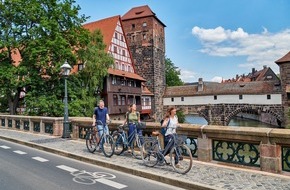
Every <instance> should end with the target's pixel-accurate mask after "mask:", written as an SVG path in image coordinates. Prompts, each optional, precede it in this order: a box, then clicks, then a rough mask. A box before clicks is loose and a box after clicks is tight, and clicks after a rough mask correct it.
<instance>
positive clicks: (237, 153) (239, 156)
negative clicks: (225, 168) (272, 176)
mask: <svg viewBox="0 0 290 190" xmlns="http://www.w3.org/2000/svg"><path fill="white" fill-rule="evenodd" d="M212 144H213V145H212V147H213V160H217V161H221V162H230V163H234V164H241V165H248V166H256V167H259V166H260V151H259V144H252V143H246V142H231V141H222V140H213V141H212Z"/></svg>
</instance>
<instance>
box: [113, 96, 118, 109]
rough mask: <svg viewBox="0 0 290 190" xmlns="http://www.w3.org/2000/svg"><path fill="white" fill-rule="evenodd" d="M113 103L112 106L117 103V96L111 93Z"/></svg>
mask: <svg viewBox="0 0 290 190" xmlns="http://www.w3.org/2000/svg"><path fill="white" fill-rule="evenodd" d="M113 105H114V106H117V105H118V96H117V95H116V94H113Z"/></svg>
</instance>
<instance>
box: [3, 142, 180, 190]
mask: <svg viewBox="0 0 290 190" xmlns="http://www.w3.org/2000/svg"><path fill="white" fill-rule="evenodd" d="M96 156H97V155H96ZM128 161H129V160H128ZM0 189H1V190H39V189H41V190H51V189H53V190H64V189H70V190H79V189H82V190H87V189H99V190H115V189H126V190H133V189H134V190H136V189H137V190H143V189H148V190H152V189H154V190H164V189H167V190H170V189H174V190H177V189H180V188H178V187H174V186H169V185H166V184H163V183H158V182H156V181H152V180H148V179H144V178H141V177H137V176H134V175H129V174H126V173H122V172H118V171H114V170H110V169H107V168H102V167H98V166H95V165H91V164H88V163H84V162H80V161H76V160H73V159H69V158H66V157H62V156H59V155H54V154H51V153H47V152H44V151H40V150H37V149H33V148H30V147H26V146H23V145H19V144H15V143H11V142H8V141H4V140H0Z"/></svg>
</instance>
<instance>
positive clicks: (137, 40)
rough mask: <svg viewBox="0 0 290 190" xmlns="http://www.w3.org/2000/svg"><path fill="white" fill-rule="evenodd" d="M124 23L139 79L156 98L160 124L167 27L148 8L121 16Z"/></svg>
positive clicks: (155, 112)
mask: <svg viewBox="0 0 290 190" xmlns="http://www.w3.org/2000/svg"><path fill="white" fill-rule="evenodd" d="M122 23H123V27H124V31H125V34H126V39H127V41H128V44H129V47H130V51H131V53H132V57H133V59H134V63H135V69H136V71H137V73H138V74H139V75H141V76H142V77H143V78H144V79H146V81H147V82H146V86H147V87H148V89H149V90H150V91H151V92H152V93H153V94H154V97H153V100H152V105H151V106H152V111H153V114H154V116H155V118H156V119H157V120H160V119H161V117H162V115H163V113H162V110H163V98H162V97H163V93H164V90H165V86H166V81H165V32H164V28H165V27H166V26H165V25H164V24H163V23H162V22H161V21H160V20H159V19H158V18H157V17H156V15H155V13H154V12H152V10H151V9H150V8H149V6H147V5H145V6H140V7H134V8H132V9H131V10H129V11H128V12H127V13H126V14H125V15H124V16H122Z"/></svg>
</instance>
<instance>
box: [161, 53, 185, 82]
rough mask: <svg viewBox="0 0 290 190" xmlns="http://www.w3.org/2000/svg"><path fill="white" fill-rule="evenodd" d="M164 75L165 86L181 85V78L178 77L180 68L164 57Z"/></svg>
mask: <svg viewBox="0 0 290 190" xmlns="http://www.w3.org/2000/svg"><path fill="white" fill-rule="evenodd" d="M165 75H166V85H167V86H181V85H183V82H182V80H181V79H180V78H179V76H180V70H178V68H177V67H175V65H174V63H173V62H172V61H171V60H170V59H169V58H166V59H165Z"/></svg>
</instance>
